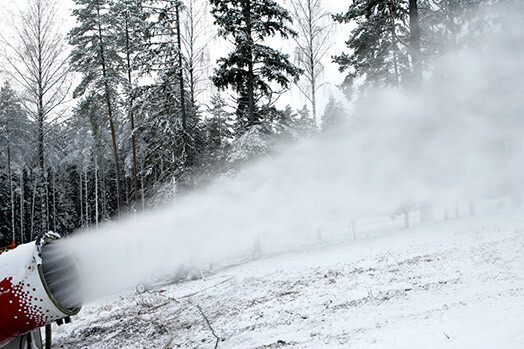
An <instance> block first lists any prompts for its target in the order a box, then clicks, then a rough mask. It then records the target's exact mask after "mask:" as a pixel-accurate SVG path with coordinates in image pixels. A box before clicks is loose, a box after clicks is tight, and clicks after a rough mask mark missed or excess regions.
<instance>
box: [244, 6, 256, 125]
mask: <svg viewBox="0 0 524 349" xmlns="http://www.w3.org/2000/svg"><path fill="white" fill-rule="evenodd" d="M245 3H246V5H245V6H246V7H245V15H244V16H245V18H246V29H247V40H248V41H249V50H248V57H247V65H248V72H247V86H246V87H247V98H248V121H249V126H253V125H255V124H256V123H257V121H258V120H257V118H256V115H255V74H254V72H253V38H252V31H253V23H251V1H246V2H245Z"/></svg>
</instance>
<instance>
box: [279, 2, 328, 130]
mask: <svg viewBox="0 0 524 349" xmlns="http://www.w3.org/2000/svg"><path fill="white" fill-rule="evenodd" d="M289 3H290V5H291V15H292V17H293V22H294V26H295V28H296V30H297V32H298V35H297V36H296V37H294V40H295V43H296V60H297V62H298V65H299V66H300V68H302V69H303V70H304V75H303V78H304V79H305V80H302V81H299V82H298V83H297V87H298V89H299V91H300V92H301V93H302V94H303V95H304V97H305V98H306V99H307V101H308V102H309V104H310V105H311V113H312V114H311V116H312V119H313V121H314V122H315V123H316V122H317V93H318V91H319V90H320V89H321V88H322V86H323V85H324V83H323V82H322V81H321V79H322V73H323V70H324V64H323V60H324V58H325V57H326V55H327V53H328V51H329V49H330V48H331V47H332V46H333V41H332V37H331V34H332V29H333V20H332V19H331V15H330V14H329V12H328V11H327V10H326V8H325V6H324V4H323V1H322V0H289Z"/></svg>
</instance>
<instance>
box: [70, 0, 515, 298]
mask: <svg viewBox="0 0 524 349" xmlns="http://www.w3.org/2000/svg"><path fill="white" fill-rule="evenodd" d="M513 4H514V5H513V6H518V4H517V3H516V2H514V3H513ZM489 16H491V19H490V21H489V22H491V23H496V21H497V20H500V19H504V21H503V22H502V23H503V24H500V23H498V24H495V25H493V27H492V28H491V30H490V32H491V33H490V36H491V37H490V38H489V40H488V39H486V40H485V41H483V42H482V43H481V44H479V45H478V47H476V48H471V49H467V50H463V51H461V52H453V53H450V54H449V55H447V56H444V57H441V58H440V59H439V60H436V62H435V73H434V74H433V76H432V77H429V78H428V82H427V83H426V85H425V86H423V87H421V88H419V89H417V91H413V90H411V91H410V92H405V91H401V90H385V91H384V90H383V91H375V92H373V93H370V94H368V97H367V98H366V99H364V100H363V101H362V102H361V103H360V104H359V107H357V108H355V111H354V113H353V114H352V115H351V116H350V118H349V119H350V122H349V126H348V127H344V128H343V129H342V128H338V129H336V130H332V131H327V132H325V133H324V134H322V135H320V136H319V137H317V138H316V139H314V140H309V141H305V142H303V143H301V144H298V145H293V146H290V147H288V148H286V149H285V150H283V151H282V152H281V153H279V154H277V155H273V156H271V157H270V158H266V159H264V160H261V161H258V162H257V163H256V164H252V165H250V166H249V168H246V169H245V170H244V171H243V172H242V173H241V174H240V175H238V176H237V177H236V178H234V179H233V180H231V181H230V182H228V183H224V182H223V181H222V182H221V183H217V184H215V185H213V186H212V187H210V188H207V189H206V190H205V191H200V192H196V193H193V194H190V195H188V196H186V197H184V198H183V199H180V200H178V201H177V203H176V204H173V205H171V206H169V207H165V208H163V209H161V210H157V211H155V212H151V213H147V214H143V215H139V216H138V217H135V218H129V219H127V220H124V221H120V222H117V223H113V224H108V225H106V226H105V227H103V228H102V229H100V230H99V231H97V232H89V233H84V234H77V236H75V237H73V238H71V239H68V241H63V242H61V243H64V244H66V245H67V246H64V247H65V248H67V250H70V251H73V252H74V253H75V254H77V255H79V256H81V259H82V260H83V261H84V263H83V266H82V269H81V275H82V278H83V279H84V284H85V285H87V286H88V289H87V290H86V292H87V293H88V294H89V295H91V296H96V295H99V294H100V293H102V292H103V291H104V292H112V291H117V290H119V289H120V288H122V287H127V286H132V285H133V284H134V283H136V282H140V281H142V280H143V279H144V278H146V277H148V276H152V275H160V274H162V273H165V272H169V271H173V270H174V269H175V268H176V267H177V266H178V265H179V264H181V263H196V264H204V263H209V262H213V261H217V260H221V259H223V258H227V257H231V256H238V255H239V254H242V253H248V252H249V251H251V250H252V248H253V244H254V241H256V240H257V239H260V242H261V245H262V250H263V251H264V252H267V251H277V250H283V249H288V248H294V249H298V248H301V247H303V246H304V245H305V244H308V243H314V242H316V239H317V236H319V235H322V238H323V239H328V238H329V237H330V236H331V235H330V234H332V236H335V233H340V230H336V229H334V228H333V229H332V227H334V226H335V225H336V224H338V223H340V224H342V225H344V226H345V227H347V224H348V222H350V221H352V220H353V219H358V218H361V217H369V216H372V215H389V214H391V212H394V211H396V210H398V209H399V208H400V207H405V206H406V205H413V204H416V203H417V202H424V201H426V202H431V204H432V205H434V207H437V205H439V204H440V205H445V204H448V203H449V204H453V203H454V202H455V201H457V200H468V201H469V200H477V199H480V198H485V197H487V196H489V195H500V194H501V193H502V192H506V193H510V194H513V195H514V196H515V197H518V196H520V193H521V192H522V190H523V189H524V188H523V185H522V184H523V183H522V178H523V173H524V171H523V164H524V162H523V161H522V159H523V155H524V144H523V140H524V137H523V130H524V128H523V126H524V125H523V123H524V122H523V110H524V108H523V107H524V105H523V104H524V99H523V98H522V96H524V66H523V65H522V62H523V61H524V54H523V52H524V50H523V47H522V45H523V43H524V35H523V31H522V29H523V28H522V26H523V23H524V21H523V20H522V6H518V8H516V7H515V8H514V9H512V10H511V11H507V12H505V11H502V9H501V8H498V9H497V11H494V10H493V9H490V11H489ZM345 230H347V228H346V229H345Z"/></svg>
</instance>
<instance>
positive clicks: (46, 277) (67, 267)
mask: <svg viewBox="0 0 524 349" xmlns="http://www.w3.org/2000/svg"><path fill="white" fill-rule="evenodd" d="M59 238H60V236H59V235H58V234H55V233H53V232H49V233H47V234H45V235H43V236H41V237H39V238H38V239H37V240H36V241H33V242H30V243H27V244H24V245H20V246H18V247H17V248H15V249H13V250H10V251H8V252H4V253H2V254H1V255H0V347H4V346H6V345H7V344H8V343H9V342H11V341H13V340H14V339H15V338H17V337H19V336H22V335H24V334H25V333H29V332H31V331H33V330H36V329H39V328H40V327H43V326H46V325H50V324H51V323H53V322H55V321H57V322H59V323H60V322H63V321H64V319H65V320H66V322H69V319H70V318H69V317H70V316H71V315H75V314H77V313H78V312H79V311H80V308H81V297H80V296H79V295H80V278H79V275H78V269H77V266H76V262H75V260H74V258H73V257H72V256H71V255H69V254H67V253H64V252H63V251H62V249H61V248H60V244H58V243H57V242H56V240H57V239H59ZM20 338H21V337H20Z"/></svg>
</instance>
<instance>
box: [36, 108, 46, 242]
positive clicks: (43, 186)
mask: <svg viewBox="0 0 524 349" xmlns="http://www.w3.org/2000/svg"><path fill="white" fill-rule="evenodd" d="M43 124H44V121H43V119H41V118H40V117H39V120H38V164H39V170H40V171H39V172H40V173H39V175H40V181H39V182H40V224H41V226H40V228H41V230H42V231H41V233H42V234H43V233H45V232H47V230H48V226H47V222H48V219H47V196H46V175H45V168H44V130H43V128H44V126H43Z"/></svg>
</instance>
